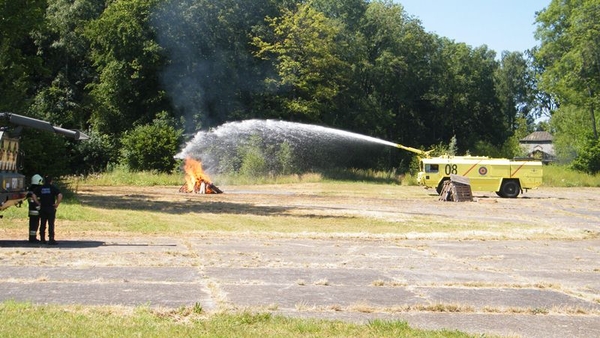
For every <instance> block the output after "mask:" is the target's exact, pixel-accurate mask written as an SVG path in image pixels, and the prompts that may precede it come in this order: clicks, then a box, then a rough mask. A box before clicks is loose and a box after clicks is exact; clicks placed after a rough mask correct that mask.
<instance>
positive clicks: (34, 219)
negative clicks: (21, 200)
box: [27, 174, 44, 243]
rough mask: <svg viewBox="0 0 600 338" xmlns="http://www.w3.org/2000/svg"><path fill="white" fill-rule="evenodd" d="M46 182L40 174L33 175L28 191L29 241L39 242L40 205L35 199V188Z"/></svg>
mask: <svg viewBox="0 0 600 338" xmlns="http://www.w3.org/2000/svg"><path fill="white" fill-rule="evenodd" d="M42 184H44V180H43V179H42V176H40V175H37V174H36V175H33V177H31V186H30V187H29V191H28V192H27V203H28V204H29V213H28V214H29V241H30V242H32V243H37V242H38V239H37V231H38V228H39V227H40V205H39V204H37V203H36V202H35V200H34V199H33V190H35V189H37V187H39V186H41V185H42Z"/></svg>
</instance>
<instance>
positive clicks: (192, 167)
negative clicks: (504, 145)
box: [179, 157, 221, 194]
mask: <svg viewBox="0 0 600 338" xmlns="http://www.w3.org/2000/svg"><path fill="white" fill-rule="evenodd" d="M183 170H184V171H185V184H184V185H183V186H182V187H181V189H179V191H181V192H195V193H197V194H214V193H219V192H221V191H220V190H219V189H218V188H217V187H215V186H214V185H213V184H212V182H211V181H210V177H208V175H207V174H206V173H205V172H204V170H203V169H202V162H200V161H196V160H194V159H193V158H191V157H188V158H186V159H185V165H184V166H183Z"/></svg>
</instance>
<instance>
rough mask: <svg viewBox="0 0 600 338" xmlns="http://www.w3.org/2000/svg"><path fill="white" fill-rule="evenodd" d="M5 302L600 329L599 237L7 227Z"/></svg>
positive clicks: (547, 331) (0, 293) (468, 327)
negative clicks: (141, 233)
mask: <svg viewBox="0 0 600 338" xmlns="http://www.w3.org/2000/svg"><path fill="white" fill-rule="evenodd" d="M0 258H1V259H0V301H5V300H16V301H27V302H32V303H36V304H84V305H122V306H153V307H169V308H177V307H181V306H194V305H197V304H199V305H200V306H202V309H203V310H204V311H207V312H213V311H223V310H231V311H237V310H253V311H263V312H271V313H273V314H277V315H285V316H293V317H306V318H322V319H335V320H345V321H352V322H359V323H366V322H368V321H370V320H373V319H390V320H404V321H407V322H408V323H409V325H411V326H412V327H418V328H425V329H442V328H445V329H450V330H461V331H465V332H468V333H472V334H474V335H479V334H490V335H500V336H511V337H514V336H517V337H600V265H599V263H598V262H599V261H600V239H597V238H595V237H592V238H591V239H583V240H577V241H570V240H538V241H536V240H502V241H495V240H472V241H465V240H437V239H436V240H416V239H403V238H398V237H393V236H383V235H382V236H379V237H378V236H371V237H368V238H352V237H348V238H344V237H343V236H331V237H327V236H321V237H314V238H312V237H311V236H296V237H294V236H293V235H289V236H269V235H256V234H250V233H247V234H245V233H244V234H239V233H237V234H236V236H232V235H227V234H211V233H207V234H198V235H194V236H191V237H186V238H175V237H173V238H172V237H126V236H124V237H116V238H115V237H112V238H108V237H107V238H93V239H92V238H84V237H82V238H69V239H68V240H63V241H60V242H59V245H58V246H48V245H38V244H30V243H28V242H26V241H24V240H21V239H19V238H2V239H0Z"/></svg>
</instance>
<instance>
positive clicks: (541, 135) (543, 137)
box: [519, 131, 554, 143]
mask: <svg viewBox="0 0 600 338" xmlns="http://www.w3.org/2000/svg"><path fill="white" fill-rule="evenodd" d="M553 138H554V137H553V136H552V134H550V133H549V132H547V131H534V132H533V133H531V134H529V135H527V136H526V137H525V138H522V139H520V140H519V142H522V143H538V142H546V143H547V142H552V139H553Z"/></svg>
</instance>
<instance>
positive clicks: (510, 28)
mask: <svg viewBox="0 0 600 338" xmlns="http://www.w3.org/2000/svg"><path fill="white" fill-rule="evenodd" d="M394 1H395V2H396V3H400V4H402V5H403V6H404V10H405V11H406V13H408V14H409V15H411V16H414V17H416V18H418V19H419V20H421V24H422V26H423V27H424V28H425V30H426V31H428V32H433V33H436V34H437V35H440V36H445V37H447V38H449V39H452V40H454V41H455V42H464V43H466V44H468V45H471V46H472V47H479V46H481V45H484V44H485V45H487V46H488V48H490V49H493V50H495V51H496V52H497V55H500V53H501V52H502V51H504V50H508V51H511V52H513V51H518V52H523V51H525V50H527V49H530V48H532V47H533V46H535V45H537V44H538V42H537V40H535V38H534V36H533V34H534V31H535V27H536V26H535V24H534V23H535V12H537V11H540V10H542V9H544V8H545V7H547V6H548V5H549V4H550V2H551V0H394Z"/></svg>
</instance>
